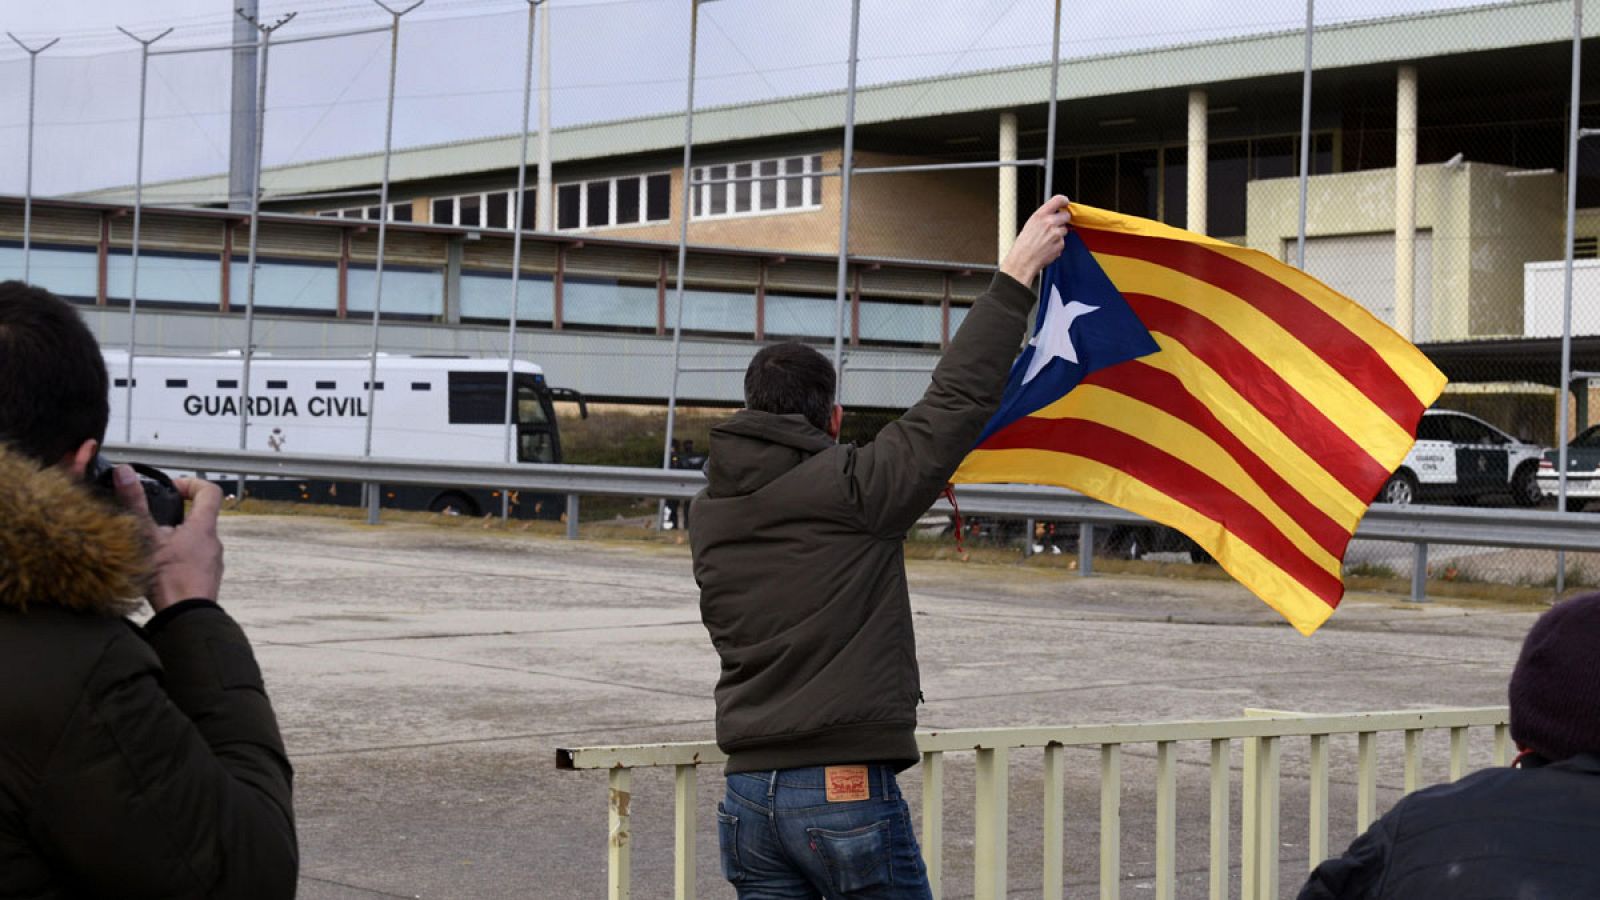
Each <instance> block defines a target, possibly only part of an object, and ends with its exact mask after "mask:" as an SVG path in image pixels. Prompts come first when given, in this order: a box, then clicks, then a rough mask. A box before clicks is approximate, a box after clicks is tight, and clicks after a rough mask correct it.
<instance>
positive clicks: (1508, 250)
mask: <svg viewBox="0 0 1600 900" xmlns="http://www.w3.org/2000/svg"><path fill="white" fill-rule="evenodd" d="M1465 168H1466V170H1467V173H1468V177H1469V178H1470V190H1471V204H1470V209H1469V212H1468V218H1467V221H1466V227H1467V229H1468V243H1469V246H1470V258H1469V260H1468V266H1469V268H1468V271H1469V278H1470V279H1471V284H1470V288H1469V290H1470V295H1469V296H1470V297H1471V298H1472V301H1473V302H1472V304H1471V306H1470V307H1469V315H1468V322H1467V334H1468V335H1470V336H1472V337H1489V336H1506V335H1521V334H1522V333H1523V300H1524V298H1523V295H1522V287H1523V285H1522V283H1523V267H1524V265H1526V264H1527V263H1529V262H1532V261H1537V260H1549V259H1559V258H1561V256H1562V254H1563V252H1564V244H1563V234H1564V232H1565V230H1566V215H1565V211H1566V206H1565V203H1566V199H1565V195H1566V177H1565V176H1564V175H1560V174H1549V175H1514V176H1508V175H1507V174H1506V173H1507V172H1508V171H1511V170H1509V169H1505V168H1502V167H1500V166H1485V165H1468V166H1466V167H1465Z"/></svg>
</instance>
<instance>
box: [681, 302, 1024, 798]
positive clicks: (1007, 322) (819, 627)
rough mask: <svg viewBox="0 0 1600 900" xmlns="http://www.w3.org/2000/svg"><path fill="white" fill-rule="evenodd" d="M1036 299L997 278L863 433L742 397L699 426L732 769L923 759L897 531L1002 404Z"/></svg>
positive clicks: (706, 547) (704, 530) (708, 564)
mask: <svg viewBox="0 0 1600 900" xmlns="http://www.w3.org/2000/svg"><path fill="white" fill-rule="evenodd" d="M1033 301H1034V295H1033V292H1032V291H1030V290H1029V289H1028V288H1026V287H1023V286H1022V285H1021V284H1018V283H1017V282H1016V281H1014V280H1013V279H1011V278H1010V277H1008V276H1006V275H996V276H995V279H994V283H993V284H992V285H991V286H990V288H989V292H988V293H986V294H984V295H983V296H982V297H980V298H979V299H978V301H977V302H976V303H975V304H974V305H973V307H972V311H971V313H970V314H969V315H968V316H967V318H966V321H965V322H964V323H963V324H962V326H961V330H960V331H959V333H957V334H956V336H955V339H954V340H952V341H951V342H950V347H949V349H947V350H946V351H945V353H944V356H943V358H942V359H941V360H940V362H939V365H938V367H937V368H936V369H935V370H934V372H933V383H932V385H931V386H930V387H929V388H928V392H927V393H926V394H925V395H924V396H923V398H922V399H921V400H920V401H919V402H918V403H917V405H915V406H913V407H912V408H911V409H909V410H907V411H906V414H905V415H904V416H902V417H900V418H899V419H898V420H896V421H895V422H893V423H891V424H889V425H887V426H885V427H884V428H883V430H881V431H879V432H878V434H877V437H876V438H875V439H874V440H873V441H872V442H871V443H870V444H868V445H866V446H863V447H857V446H854V445H851V444H837V443H835V442H834V441H833V440H832V439H831V438H829V437H828V436H827V435H826V434H824V433H823V432H821V431H819V430H818V429H817V428H816V427H815V426H813V425H811V424H810V423H808V422H807V421H806V420H805V418H804V417H803V416H798V415H774V414H771V413H765V412H759V411H756V410H749V409H746V410H741V411H740V412H738V413H736V414H735V415H734V416H732V417H731V418H730V419H729V420H728V421H726V422H724V423H722V424H720V425H718V426H716V427H715V428H714V429H712V432H711V457H710V460H709V462H708V463H707V465H706V478H707V482H708V484H707V487H706V489H705V491H704V492H702V493H701V494H700V496H699V497H698V498H696V500H695V502H694V515H693V516H692V517H690V521H689V537H690V543H691V546H692V548H693V551H694V574H695V580H696V581H697V582H699V585H700V613H701V618H702V620H703V621H704V623H705V626H706V629H707V630H708V631H709V632H710V633H711V642H712V644H713V645H715V647H716V649H717V653H718V655H719V656H720V657H721V662H722V673H721V677H720V679H719V680H718V682H717V687H716V706H717V744H718V746H720V747H721V748H722V750H723V751H724V752H726V753H727V754H728V756H729V760H728V766H727V771H729V772H748V771H761V770H767V769H789V768H797V767H801V766H820V765H832V764H836V763H867V762H883V763H896V764H903V765H910V764H912V763H914V762H916V761H917V759H918V758H919V757H918V753H917V747H916V741H915V737H914V735H913V732H914V730H915V729H916V725H917V703H918V702H919V700H920V681H919V676H918V671H917V656H916V638H915V635H914V634H913V631H912V624H911V602H910V597H909V595H908V593H907V589H906V572H905V555H904V546H903V545H904V543H905V538H906V534H907V532H908V531H910V529H911V527H912V526H913V525H915V524H916V521H917V519H918V518H919V517H921V516H922V515H923V514H924V513H926V512H927V510H928V507H930V506H931V505H933V502H934V501H935V500H937V499H938V497H939V493H940V492H941V491H942V490H943V489H944V486H945V484H946V483H947V482H948V480H949V478H950V475H951V474H952V473H953V472H955V470H956V467H957V466H958V465H960V463H961V460H962V459H963V458H964V457H965V456H966V455H967V452H968V451H969V450H971V449H972V446H973V444H974V443H975V442H976V441H977V438H978V435H979V433H981V432H982V430H983V426H984V424H985V423H986V422H988V420H989V418H990V416H992V415H993V414H994V412H995V410H996V409H997V408H998V407H999V405H1000V397H1001V394H1002V392H1003V391H1004V388H1005V381H1006V373H1007V372H1008V371H1009V369H1010V367H1011V363H1012V360H1013V359H1014V358H1015V357H1016V353H1017V347H1018V346H1019V343H1020V339H1021V337H1022V335H1023V332H1024V328H1025V324H1026V319H1027V314H1028V309H1029V308H1030V307H1031V306H1032V305H1033Z"/></svg>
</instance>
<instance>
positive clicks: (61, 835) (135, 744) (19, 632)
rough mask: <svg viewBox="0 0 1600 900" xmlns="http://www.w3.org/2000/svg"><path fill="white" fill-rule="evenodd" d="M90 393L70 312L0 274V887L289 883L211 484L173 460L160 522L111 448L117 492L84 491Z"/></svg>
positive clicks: (285, 823)
mask: <svg viewBox="0 0 1600 900" xmlns="http://www.w3.org/2000/svg"><path fill="white" fill-rule="evenodd" d="M107 393H108V392H107V377H106V369H105V363H104V361H103V359H102V357H101V355H100V350H99V347H98V346H97V345H96V343H95V340H94V337H93V335H91V334H90V333H89V330H88V329H87V328H86V327H85V326H84V324H83V322H82V321H81V320H80V319H79V317H78V314H77V312H76V311H75V310H73V309H72V307H70V306H68V305H67V304H66V303H64V302H62V301H61V300H60V299H58V298H56V297H54V296H53V295H51V294H50V293H49V292H47V291H44V290H41V289H39V288H34V287H29V286H27V285H24V284H22V283H20V282H15V281H10V282H4V283H0V683H3V684H5V685H6V688H5V690H4V691H0V896H7V897H30V898H68V897H71V898H80V897H116V898H146V897H148V898H157V897H159V898H201V897H204V898H243V897H249V898H278V897H292V896H294V892H295V885H296V877H297V870H298V851H297V849H296V845H295V833H294V821H293V813H292V810H291V790H290V782H291V775H292V773H291V770H290V767H289V762H288V759H287V758H286V755H285V752H284V748H283V742H282V739H281V738H280V737H279V734H278V725H277V720H276V717H275V716H274V715H273V711H272V706H271V704H270V703H269V702H268V700H267V695H266V692H265V688H264V686H263V684H262V679H261V672H260V670H259V669H258V668H257V666H256V662H255V657H254V655H253V653H252V652H251V649H250V644H249V641H247V640H246V639H245V636H244V632H243V631H241V630H240V628H239V626H238V624H237V623H235V622H234V621H233V619H232V618H231V617H229V616H228V614H227V613H225V612H223V610H222V608H221V607H220V606H218V605H217V603H216V600H217V594H218V589H219V588H220V586H221V581H222V544H221V542H220V541H219V540H218V538H217V514H218V511H219V509H220V507H221V501H222V495H221V492H220V491H219V490H218V489H217V488H216V487H214V486H212V485H210V484H207V483H205V482H203V481H197V480H192V479H180V480H179V481H178V482H177V483H176V487H177V489H178V491H179V492H180V493H181V494H182V495H183V497H185V498H186V499H187V500H188V501H189V503H190V508H189V512H188V516H187V519H186V520H185V521H184V522H183V523H182V524H181V525H178V526H177V527H168V526H157V525H156V524H155V522H154V521H153V520H152V519H151V517H150V514H149V508H148V506H147V504H146V500H145V492H144V489H143V487H142V486H141V484H140V481H139V479H138V476H137V475H136V474H135V473H134V472H133V470H132V469H130V468H129V467H127V466H118V467H117V468H116V469H115V470H114V472H113V476H114V477H113V479H112V480H113V481H114V483H115V493H116V500H117V501H118V502H120V504H121V505H122V507H123V509H122V510H118V509H116V508H115V506H114V504H113V503H112V502H111V501H109V500H107V499H103V498H101V497H97V496H95V495H94V494H93V493H92V489H91V487H90V486H89V485H87V484H86V483H85V482H86V480H87V479H86V475H87V474H88V473H89V472H91V471H92V465H93V463H94V462H95V461H96V457H97V451H98V449H99V445H100V442H101V440H102V439H103V438H104V435H105V430H106V424H107V418H108V413H109V410H108V402H107ZM141 594H143V595H144V596H145V597H146V598H147V599H148V600H149V602H150V606H151V608H152V609H153V610H154V612H155V615H154V617H152V618H151V619H150V620H149V622H147V623H146V624H145V625H144V626H143V627H142V628H141V627H137V626H134V625H133V624H132V623H131V622H129V621H128V620H127V619H125V618H124V615H125V614H127V613H129V612H131V611H132V610H133V609H134V607H135V605H136V603H137V600H136V599H135V598H137V597H138V596H139V595H141Z"/></svg>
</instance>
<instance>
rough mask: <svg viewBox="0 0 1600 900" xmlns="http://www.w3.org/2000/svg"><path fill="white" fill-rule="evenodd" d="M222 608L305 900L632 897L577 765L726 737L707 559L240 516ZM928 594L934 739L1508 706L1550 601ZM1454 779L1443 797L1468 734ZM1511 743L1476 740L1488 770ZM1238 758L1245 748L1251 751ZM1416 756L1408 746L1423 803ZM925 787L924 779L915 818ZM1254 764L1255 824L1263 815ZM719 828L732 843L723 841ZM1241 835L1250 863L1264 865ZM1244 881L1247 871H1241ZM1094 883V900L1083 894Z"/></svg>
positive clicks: (957, 887)
mask: <svg viewBox="0 0 1600 900" xmlns="http://www.w3.org/2000/svg"><path fill="white" fill-rule="evenodd" d="M224 538H225V541H226V543H227V552H228V557H227V559H228V576H227V581H226V584H225V587H224V596H223V598H222V599H223V603H224V605H226V606H227V607H228V608H229V609H231V610H232V611H233V612H234V614H235V615H237V616H238V617H239V618H240V619H241V620H242V621H243V623H244V624H245V627H246V629H247V630H248V632H249V633H250V636H251V637H252V639H253V640H254V641H255V643H256V646H257V651H258V653H259V656H260V658H261V662H262V666H263V668H264V670H265V672H266V676H267V680H268V687H269V690H270V691H271V694H272V698H273V702H274V704H275V705H276V707H277V710H278V713H279V716H280V718H281V720H282V723H283V728H284V736H285V740H286V741H287V742H288V746H289V749H290V754H291V756H292V757H293V760H294V763H295V766H296V769H297V781H296V806H297V809H298V815H299V829H300V842H301V849H302V857H303V862H302V880H301V896H302V897H304V898H308V900H324V898H326V900H333V898H366V897H443V898H502V897H503V898H568V897H573V898H588V897H601V896H604V891H605V861H606V853H605V848H606V783H605V776H604V774H603V773H599V772H565V771H557V770H556V768H555V765H554V762H555V750H556V748H557V747H571V746H595V745H607V744H627V743H640V742H649V741H663V740H704V739H707V738H709V737H710V736H711V733H712V704H711V689H712V686H713V684H714V682H715V679H716V673H717V663H716V657H715V655H714V654H713V652H712V650H711V647H710V645H709V642H708V641H707V639H706V635H705V632H704V630H703V629H702V627H701V625H700V623H699V618H698V611H697V606H696V598H697V595H696V590H695V586H694V582H693V580H692V578H691V576H690V571H689V558H688V553H687V550H686V549H685V548H683V547H681V546H670V545H663V544H651V543H643V542H640V543H609V544H603V543H598V542H578V543H569V542H565V541H559V540H554V539H546V538H537V537H530V536H528V535H526V534H515V535H507V534H502V533H496V532H486V531H477V530H472V529H443V528H435V527H430V526H426V525H416V524H391V525H385V526H383V527H380V528H376V529H374V528H367V527H365V526H361V525H356V524H352V523H349V522H343V521H337V520H329V519H321V518H311V517H270V516H230V517H227V518H225V519H224ZM911 580H912V588H913V596H912V603H913V606H914V607H915V610H916V614H917V630H918V632H917V633H918V640H919V647H918V653H919V657H920V659H921V665H922V675H923V686H924V692H925V693H926V695H927V704H926V706H925V707H923V710H922V713H921V717H922V723H923V726H924V727H927V728H939V729H949V728H970V727H980V726H1017V725H1066V724H1074V723H1104V722H1132V721H1150V720H1162V719H1193V718H1208V717H1230V716H1235V715H1238V714H1239V712H1240V710H1241V709H1242V708H1244V707H1269V708H1276V709H1289V710H1301V711H1308V712H1346V711H1356V710H1380V709H1397V708H1406V707H1431V706H1483V705H1497V704H1502V703H1503V702H1504V699H1505V682H1506V677H1507V674H1508V672H1509V670H1510V667H1511V664H1512V663H1513V661H1514V660H1515V656H1516V652H1517V649H1518V645H1519V641H1520V639H1521V636H1522V634H1523V633H1524V632H1525V631H1526V629H1527V627H1528V625H1529V624H1530V623H1531V621H1532V618H1533V616H1534V615H1535V613H1536V610H1533V609H1529V608H1526V607H1522V608H1501V607H1496V606H1494V605H1491V604H1484V603H1481V602H1478V603H1475V604H1473V605H1472V606H1471V607H1469V608H1464V607H1461V606H1449V605H1446V603H1445V602H1438V603H1434V604H1429V605H1427V606H1415V605H1408V604H1405V603H1403V602H1399V601H1396V600H1383V599H1378V598H1372V597H1360V596H1352V597H1350V598H1348V599H1347V600H1346V601H1345V605H1344V607H1343V608H1342V609H1341V610H1340V611H1339V613H1338V614H1337V615H1336V616H1335V617H1334V619H1333V621H1332V623H1331V624H1330V625H1328V626H1327V627H1325V628H1324V629H1323V630H1322V631H1321V632H1319V633H1318V634H1317V635H1316V636H1315V637H1313V638H1310V639H1307V638H1303V637H1301V636H1299V635H1298V634H1296V633H1295V632H1294V631H1293V630H1291V629H1290V628H1288V627H1287V626H1286V625H1283V624H1282V623H1281V621H1280V620H1279V619H1278V618H1277V616H1276V614H1275V613H1273V612H1272V611H1271V610H1269V609H1267V608H1266V607H1265V606H1264V605H1263V604H1261V603H1260V602H1259V601H1257V600H1255V599H1253V598H1252V597H1250V596H1249V595H1247V594H1246V593H1245V592H1244V591H1243V590H1242V589H1240V588H1238V587H1237V586H1236V585H1233V584H1232V583H1228V582H1217V581H1184V580H1174V579H1158V578H1152V577H1136V576H1117V575H1112V576H1097V577H1095V578H1089V579H1084V578H1079V577H1076V576H1075V575H1072V574H1069V573H1066V572H1063V571H1061V570H1059V569H1057V570H1041V569H1033V568H1027V567H1023V566H1020V565H976V564H967V565H963V564H960V563H954V562H918V563H913V564H912V566H911ZM1353 744H1354V741H1353V740H1351V741H1350V742H1349V745H1346V744H1344V743H1342V742H1340V741H1336V742H1335V746H1334V752H1333V766H1334V788H1333V798H1334V803H1335V806H1336V809H1335V813H1334V822H1333V832H1332V833H1333V835H1334V838H1333V843H1334V844H1335V845H1337V846H1341V847H1342V846H1343V844H1344V843H1345V842H1347V841H1348V840H1349V839H1350V838H1351V837H1353V835H1354V824H1353V816H1354V806H1355V801H1354V790H1353V782H1354V756H1355V748H1354V746H1353ZM1204 753H1205V749H1204V748H1202V747H1193V748H1185V750H1184V751H1183V756H1182V760H1183V762H1184V763H1185V765H1184V766H1183V767H1182V769H1181V771H1180V776H1179V781H1180V804H1179V814H1180V821H1179V836H1178V848H1179V850H1178V852H1179V867H1180V870H1181V871H1182V872H1183V884H1182V886H1181V887H1180V890H1179V896H1181V897H1192V896H1204V885H1205V883H1206V871H1205V863H1206V858H1207V834H1208V830H1207V809H1208V806H1207V785H1208V782H1207V776H1206V768H1205V759H1204ZM1428 753H1429V756H1428V767H1427V774H1428V775H1429V777H1430V778H1433V779H1442V778H1443V776H1444V765H1445V757H1446V750H1445V748H1444V744H1443V743H1442V738H1440V739H1438V740H1437V741H1435V742H1433V743H1430V744H1429V745H1428ZM1488 753H1489V736H1488V735H1487V734H1484V735H1478V736H1476V737H1475V738H1474V741H1473V762H1474V764H1475V765H1476V764H1481V763H1486V762H1487V759H1488ZM1233 754H1234V755H1233V759H1234V765H1235V767H1237V766H1238V765H1239V764H1240V761H1241V757H1242V751H1241V750H1240V749H1239V748H1238V747H1237V746H1236V747H1235V748H1234V751H1233ZM1399 754H1400V748H1399V738H1398V737H1397V736H1395V737H1393V739H1392V740H1387V743H1382V744H1381V757H1382V760H1383V763H1384V771H1383V775H1382V779H1381V788H1382V790H1381V794H1382V797H1381V800H1382V804H1383V805H1385V806H1386V805H1387V804H1388V803H1391V802H1392V801H1393V798H1394V797H1395V796H1397V792H1398V789H1399V784H1400V779H1401V766H1400V762H1399V759H1400V757H1399ZM1305 756H1306V748H1305V746H1304V743H1303V742H1299V743H1298V744H1297V743H1296V742H1286V746H1285V748H1284V763H1283V771H1284V773H1285V775H1284V801H1283V820H1284V829H1283V854H1282V858H1283V870H1284V878H1283V884H1284V891H1285V894H1286V895H1289V896H1292V891H1293V890H1294V887H1295V885H1296V884H1297V883H1298V881H1299V879H1300V877H1301V876H1302V875H1303V873H1304V871H1305V866H1306V849H1305V848H1306V812H1305V798H1306V788H1305V782H1304V780H1303V778H1302V777H1301V773H1303V772H1304V768H1305ZM1153 757H1154V751H1153V748H1151V747H1130V748H1128V750H1127V751H1126V754H1125V759H1124V763H1123V813H1122V836H1123V837H1122V865H1121V876H1122V882H1123V891H1124V894H1125V895H1127V896H1131V897H1138V896H1145V895H1149V894H1151V893H1153V883H1152V880H1151V875H1152V873H1153V870H1154V842H1153V838H1154V802H1153V790H1152V784H1153V781H1154V764H1153ZM972 768H973V767H972V760H971V756H970V754H954V755H951V756H950V758H949V760H948V763H947V774H946V806H945V808H946V824H945V833H946V861H945V869H944V879H945V886H946V890H945V896H946V897H963V896H971V892H972V876H971V860H972V826H971V803H972V800H971V797H972ZM1069 768H1070V772H1071V776H1070V777H1071V780H1070V782H1069V786H1068V789H1067V802H1068V815H1067V818H1068V825H1067V858H1068V865H1069V869H1068V877H1069V884H1070V885H1072V886H1074V887H1075V888H1076V891H1075V892H1076V894H1077V895H1079V896H1082V895H1084V894H1086V893H1093V892H1094V888H1093V887H1092V885H1094V884H1096V883H1097V879H1098V877H1099V875H1098V871H1097V867H1098V861H1099V855H1098V840H1099V837H1098V831H1099V818H1098V809H1099V805H1098V804H1099V791H1098V786H1097V785H1098V782H1097V773H1098V756H1097V754H1095V753H1093V752H1084V751H1072V755H1071V756H1070V757H1069ZM718 774H719V773H717V772H716V771H715V770H706V771H704V772H703V773H702V777H701V779H700V798H699V821H700V826H701V827H700V832H699V841H698V848H699V852H698V873H699V883H698V895H699V896H702V897H731V896H732V892H731V890H729V889H728V887H727V885H726V884H724V883H723V882H722V880H721V878H720V875H719V868H718V861H717V855H716V835H715V828H714V824H715V820H714V818H713V817H712V815H711V811H712V809H713V808H714V806H715V803H716V799H717V796H718V795H719V793H720V790H721V779H720V777H718ZM920 779H921V775H920V767H918V768H917V769H913V770H911V771H910V772H908V773H906V775H905V776H904V784H905V787H906V794H907V797H908V800H909V801H910V803H911V806H912V810H913V816H914V817H915V816H916V810H917V809H918V802H919V800H920ZM1011 787H1012V794H1011V832H1010V835H1011V860H1010V869H1009V871H1010V884H1011V888H1012V892H1013V895H1014V896H1018V897H1028V896H1035V895H1037V894H1038V891H1039V888H1038V884H1039V871H1040V859H1041V830H1040V829H1041V826H1040V807H1041V801H1040V796H1041V781H1040V763H1039V756H1038V754H1037V753H1030V752H1025V751H1017V752H1015V753H1014V754H1013V762H1012V770H1011ZM1238 790H1239V785H1238V773H1237V770H1236V771H1235V778H1234V797H1233V801H1232V808H1233V810H1234V811H1235V815H1236V816H1237V810H1238V808H1239V797H1238ZM633 814H634V835H635V837H634V841H635V847H634V854H635V855H634V871H633V885H634V896H637V897H646V898H652V897H669V896H671V876H672V824H671V823H672V819H671V814H672V784H671V777H670V772H667V771H650V770H645V771H641V772H640V773H639V774H638V775H636V777H635V780H634V796H633ZM708 823H709V824H708ZM1237 842H1238V833H1237V824H1236V825H1235V833H1234V836H1233V846H1234V851H1235V855H1237V846H1238V843H1237ZM1235 881H1237V873H1235ZM1072 892H1073V890H1072V888H1069V893H1072Z"/></svg>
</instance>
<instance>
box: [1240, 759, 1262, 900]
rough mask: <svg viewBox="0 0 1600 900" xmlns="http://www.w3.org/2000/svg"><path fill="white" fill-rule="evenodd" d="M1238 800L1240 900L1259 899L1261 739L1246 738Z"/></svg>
mask: <svg viewBox="0 0 1600 900" xmlns="http://www.w3.org/2000/svg"><path fill="white" fill-rule="evenodd" d="M1243 744H1244V772H1243V775H1242V778H1241V783H1240V789H1241V797H1240V798H1239V897H1240V900H1259V898H1260V896H1261V879H1260V875H1261V773H1260V771H1259V770H1260V768H1261V738H1245V739H1244V741H1243Z"/></svg>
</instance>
